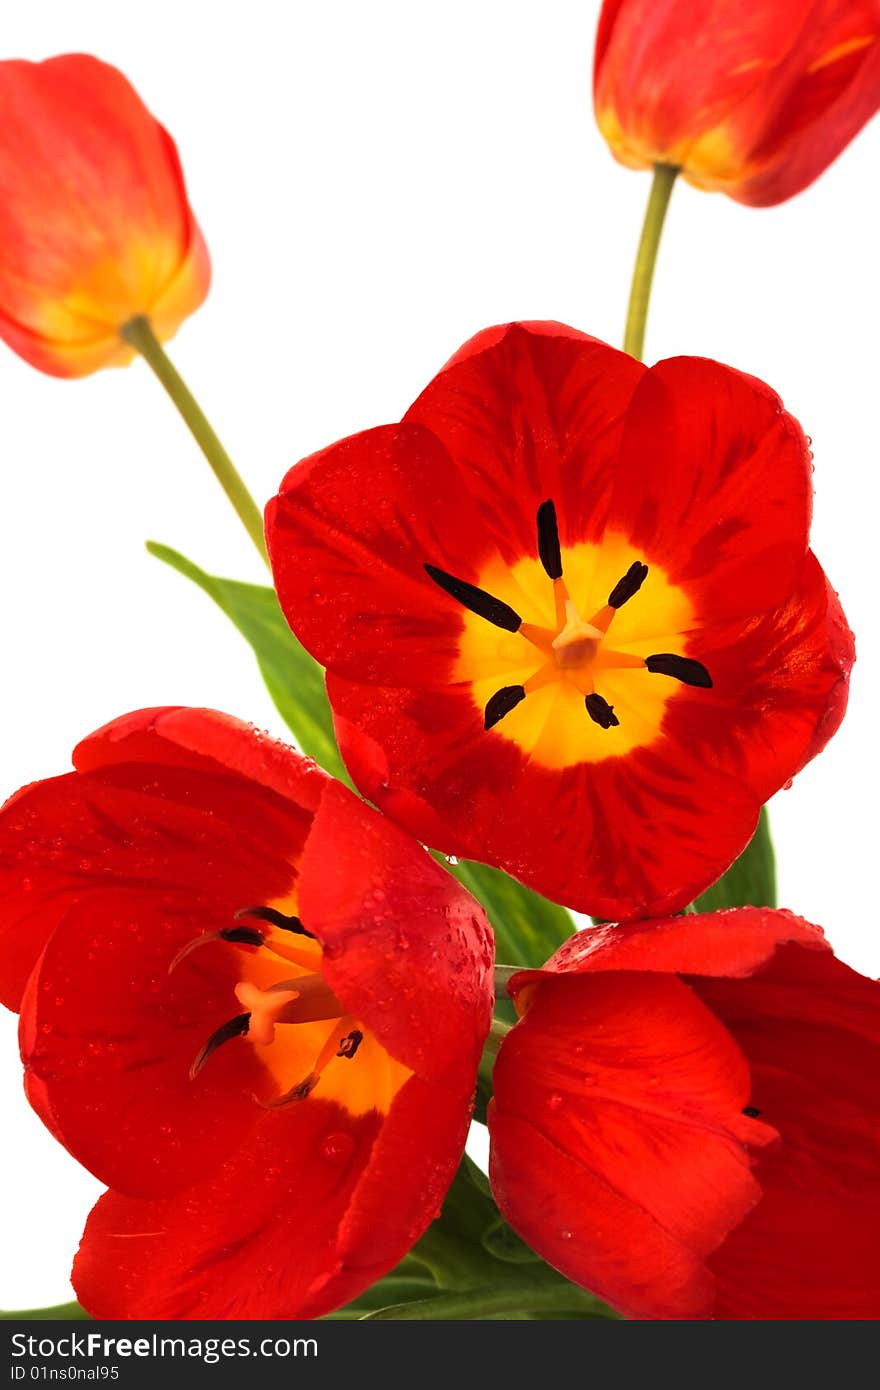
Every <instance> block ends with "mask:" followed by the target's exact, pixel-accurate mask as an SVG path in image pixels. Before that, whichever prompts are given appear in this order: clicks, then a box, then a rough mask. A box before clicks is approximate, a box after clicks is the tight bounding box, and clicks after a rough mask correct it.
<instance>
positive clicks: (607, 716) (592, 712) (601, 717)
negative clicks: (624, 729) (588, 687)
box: [584, 695, 620, 729]
mask: <svg viewBox="0 0 880 1390" xmlns="http://www.w3.org/2000/svg"><path fill="white" fill-rule="evenodd" d="M584 704H585V705H586V707H587V714H588V715H589V716H590V718H591V719H592V721H593V723H594V724H598V725H599V728H600V729H612V728H613V729H616V728H617V726H618V725H619V723H620V720H619V719H618V717H617V715H616V714H615V713H614V706H613V705H609V703H608V701H607V700H603V699H602V696H601V695H587V696H586V697H585V698H584Z"/></svg>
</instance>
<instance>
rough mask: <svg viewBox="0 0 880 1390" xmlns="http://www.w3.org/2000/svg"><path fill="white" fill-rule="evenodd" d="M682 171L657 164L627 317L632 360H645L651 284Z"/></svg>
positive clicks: (625, 345)
mask: <svg viewBox="0 0 880 1390" xmlns="http://www.w3.org/2000/svg"><path fill="white" fill-rule="evenodd" d="M677 174H678V169H677V168H675V167H674V165H672V164H656V165H655V166H654V181H653V183H652V184H651V196H650V197H649V198H648V206H647V209H646V211H645V221H644V225H643V227H642V236H641V240H640V241H639V249H638V253H637V255H636V264H635V269H634V270H633V278H632V288H631V290H630V295H629V309H628V310H627V315H626V332H625V333H624V336H623V350H624V352H628V353H629V354H630V356H631V357H637V358H638V359H639V361H641V360H642V354H643V352H644V348H645V324H646V323H647V320H648V305H649V303H650V300H651V285H652V283H653V280H654V267H655V265H656V264H657V250H658V248H659V246H660V237H661V234H662V232H663V223H664V222H665V220H666V210H667V208H668V207H669V199H670V198H671V197H672V190H673V188H674V186H675V179H676V175H677Z"/></svg>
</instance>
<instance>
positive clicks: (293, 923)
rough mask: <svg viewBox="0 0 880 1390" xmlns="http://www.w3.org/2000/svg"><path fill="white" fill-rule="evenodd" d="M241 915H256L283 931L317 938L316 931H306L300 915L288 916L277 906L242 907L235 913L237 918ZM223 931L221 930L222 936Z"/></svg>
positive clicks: (258, 919)
mask: <svg viewBox="0 0 880 1390" xmlns="http://www.w3.org/2000/svg"><path fill="white" fill-rule="evenodd" d="M240 917H256V919H257V921H258V922H271V924H272V926H273V927H278V928H279V929H280V930H281V931H292V932H294V933H295V934H296V935H297V936H308V937H311V939H312V941H314V939H315V934H314V932H310V931H306V928H305V927H304V926H303V924H302V922H301V921H300V920H299V918H298V917H286V916H285V915H284V913H283V912H279V911H278V909H277V907H242V908H239V910H238V912H236V914H235V920H236V921H238V919H239V918H240ZM222 935H223V933H222V932H221V936H222Z"/></svg>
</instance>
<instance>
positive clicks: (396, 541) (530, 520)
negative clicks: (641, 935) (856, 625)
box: [267, 324, 853, 918]
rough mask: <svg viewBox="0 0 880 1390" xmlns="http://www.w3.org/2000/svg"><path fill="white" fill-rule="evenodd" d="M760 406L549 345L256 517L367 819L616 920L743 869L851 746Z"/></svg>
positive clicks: (319, 472) (682, 375) (834, 614)
mask: <svg viewBox="0 0 880 1390" xmlns="http://www.w3.org/2000/svg"><path fill="white" fill-rule="evenodd" d="M811 498H812V483H811V464H810V453H809V449H808V447H807V442H806V440H805V438H804V436H803V434H802V432H801V430H800V427H799V426H798V424H797V422H796V421H795V420H793V419H792V417H791V416H790V415H788V414H786V412H785V411H784V410H783V408H782V404H781V402H780V400H779V398H778V396H776V395H775V394H774V392H773V391H771V390H770V388H769V387H767V386H765V385H763V384H762V383H761V382H759V381H756V380H755V379H754V378H752V377H747V376H744V375H742V374H741V373H740V372H736V371H733V370H731V369H730V368H729V367H723V366H719V365H718V364H717V363H715V362H709V361H705V360H703V359H701V358H689V357H680V358H674V359H672V360H670V361H667V362H661V363H659V364H658V365H657V366H656V367H653V368H651V369H650V370H649V369H647V368H646V367H644V366H643V365H642V364H641V363H638V362H636V361H634V360H633V358H631V357H629V356H627V355H626V354H624V353H622V352H617V351H615V350H614V349H613V348H610V347H606V346H605V345H604V344H603V343H600V342H597V341H596V340H595V339H592V338H588V337H586V336H585V335H584V334H581V333H578V332H576V331H575V330H574V329H570V328H565V327H563V326H561V325H559V324H514V325H508V326H504V327H500V328H494V329H488V330H487V331H486V332H484V333H482V334H480V335H479V336H478V337H476V338H474V339H473V340H472V341H471V342H470V343H468V344H466V345H465V347H464V348H462V350H461V351H460V352H459V353H458V354H457V355H456V356H455V357H454V358H453V359H452V361H451V362H450V363H449V364H448V365H447V366H446V367H445V368H444V369H443V371H441V372H440V374H439V376H437V377H436V378H435V380H434V381H433V382H431V384H430V385H429V386H428V387H427V389H426V390H425V391H424V392H423V394H422V395H421V396H420V397H419V399H418V400H417V401H416V403H415V405H413V406H412V407H411V408H410V409H409V410H408V411H407V413H406V415H405V416H404V419H403V421H402V422H401V423H400V424H399V425H387V426H383V427H380V428H378V429H374V430H368V431H366V432H365V433H363V434H358V435H355V436H353V437H352V438H350V439H345V440H343V441H342V442H341V443H338V444H335V445H333V446H331V447H330V448H328V449H326V450H324V451H323V452H322V453H319V454H315V455H314V456H313V457H311V458H309V459H306V460H305V461H304V462H302V463H300V464H298V465H297V466H296V467H295V468H293V469H292V470H291V472H290V473H289V474H288V475H287V477H286V478H285V480H284V482H283V484H282V487H281V492H280V494H279V496H278V497H277V498H275V499H274V500H273V501H272V502H270V503H269V507H268V509H267V538H268V543H269V551H270V556H271V560H272V567H273V572H274V575H275V580H276V584H277V589H278V595H279V598H280V601H281V605H282V607H283V609H284V612H285V614H286V617H287V620H288V622H289V623H290V625H291V627H292V628H293V630H294V632H295V633H296V635H297V637H298V638H299V639H300V641H301V642H302V643H303V644H304V645H305V646H306V647H307V648H308V649H309V651H310V652H311V653H312V654H313V655H314V656H315V657H316V658H317V659H318V661H320V662H321V663H322V664H323V665H324V666H326V667H327V671H328V680H327V690H328V694H329V696H330V701H331V704H332V706H333V710H334V714H335V719H336V730H337V735H338V738H339V742H340V748H341V750H342V754H343V757H344V758H345V760H346V763H347V765H348V768H349V770H350V772H351V774H352V777H353V778H354V780H355V782H356V783H357V785H358V786H359V788H360V789H361V791H362V792H363V793H364V794H365V795H366V796H367V797H368V798H369V799H370V800H371V801H373V802H375V803H376V804H377V805H378V806H379V807H380V808H381V809H382V810H383V811H385V812H386V813H387V814H388V815H390V816H392V817H394V818H395V819H396V820H398V821H399V822H400V823H401V824H402V825H404V826H405V827H406V828H407V829H409V830H410V831H412V832H413V834H415V835H416V836H418V838H419V839H421V840H423V841H424V842H426V843H428V844H431V845H433V846H434V847H435V848H437V849H441V850H443V851H445V852H446V853H448V854H455V855H460V856H464V857H467V858H472V859H480V860H485V861H486V862H488V863H490V864H494V865H498V866H500V867H501V868H503V869H505V870H506V871H507V872H508V873H510V874H512V875H514V877H516V878H518V879H521V880H522V881H523V882H525V883H527V884H529V885H530V886H531V887H533V888H535V889H537V890H538V891H539V892H541V893H543V894H544V895H545V896H546V897H548V898H551V899H553V900H554V901H556V902H561V903H565V904H566V905H568V906H570V907H573V908H577V909H579V910H581V911H584V912H591V913H593V914H594V915H595V916H599V917H606V918H634V917H643V916H651V915H663V914H664V913H666V912H671V911H675V910H676V909H678V908H680V907H683V906H684V905H685V904H686V903H688V902H689V901H691V900H692V899H693V898H694V897H695V896H696V895H697V894H698V893H699V892H700V891H702V890H703V889H704V888H706V887H707V886H708V885H709V884H710V883H711V882H713V881H714V880H715V879H716V878H718V876H719V875H720V874H721V873H722V872H723V871H724V870H725V869H726V868H727V867H728V865H729V864H730V863H731V861H732V860H733V859H734V858H735V857H736V855H737V854H738V853H739V852H740V851H741V850H742V849H743V847H744V846H745V844H746V843H747V842H748V840H749V837H750V836H751V834H752V832H753V831H754V829H755V825H756V823H757V819H758V814H759V810H760V807H761V804H762V802H764V801H766V800H767V798H768V797H770V796H771V795H772V794H773V793H774V792H775V791H777V790H778V789H779V788H780V787H781V786H782V785H783V784H784V783H785V782H787V781H788V779H789V778H791V777H792V776H793V775H794V774H795V773H796V772H797V771H798V770H799V768H801V767H802V766H803V765H804V763H806V762H807V761H808V760H809V759H810V758H811V757H812V756H813V755H814V754H815V753H816V752H818V751H819V749H821V748H822V747H823V746H824V744H825V743H826V741H827V740H828V738H829V737H830V736H831V734H832V733H833V732H834V730H835V729H836V728H837V725H838V724H839V722H840V719H841V718H842V715H843V711H844V707H845V703H846V692H847V677H848V674H849V669H850V666H851V664H852V660H853V648H852V639H851V635H850V633H849V630H848V628H847V625H846V621H845V619H844V616H843V614H842V612H841V609H840V606H839V604H838V602H837V598H836V596H835V594H834V592H833V590H832V589H831V588H830V586H829V584H828V582H827V580H826V578H825V576H824V574H823V573H822V570H821V569H820V567H819V565H818V564H817V562H816V560H815V558H814V557H813V555H812V554H811V553H810V552H809V550H808V532H809V522H810V509H811Z"/></svg>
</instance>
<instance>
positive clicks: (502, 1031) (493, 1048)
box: [483, 1018, 515, 1062]
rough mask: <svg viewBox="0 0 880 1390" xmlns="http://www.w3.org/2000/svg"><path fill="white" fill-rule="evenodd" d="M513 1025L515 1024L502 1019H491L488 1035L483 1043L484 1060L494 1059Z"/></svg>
mask: <svg viewBox="0 0 880 1390" xmlns="http://www.w3.org/2000/svg"><path fill="white" fill-rule="evenodd" d="M513 1027H515V1024H513V1023H505V1022H504V1020H503V1019H500V1018H493V1019H492V1026H491V1028H490V1029H489V1036H488V1038H487V1039H486V1041H485V1042H484V1044H483V1061H484V1062H486V1061H491V1062H494V1061H495V1058H496V1057H497V1056H498V1052H499V1049H500V1047H501V1044H502V1043H503V1042H504V1039H505V1038H506V1037H507V1035H508V1033H509V1032H510V1030H511V1028H513Z"/></svg>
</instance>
